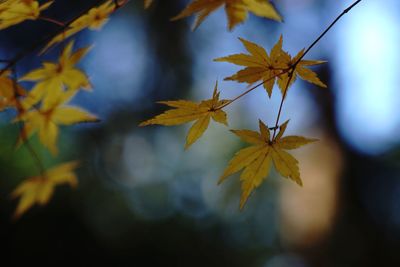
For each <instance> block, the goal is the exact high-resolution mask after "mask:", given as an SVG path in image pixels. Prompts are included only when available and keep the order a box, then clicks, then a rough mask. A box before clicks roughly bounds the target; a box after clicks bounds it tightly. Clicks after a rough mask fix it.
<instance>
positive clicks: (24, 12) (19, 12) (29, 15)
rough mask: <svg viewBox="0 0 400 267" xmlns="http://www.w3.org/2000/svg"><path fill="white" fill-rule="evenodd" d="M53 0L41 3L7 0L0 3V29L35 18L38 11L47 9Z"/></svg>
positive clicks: (28, 0)
mask: <svg viewBox="0 0 400 267" xmlns="http://www.w3.org/2000/svg"><path fill="white" fill-rule="evenodd" d="M52 3H53V1H49V2H47V3H45V4H43V5H40V4H39V1H34V0H8V1H4V2H1V3H0V30H3V29H5V28H8V27H10V26H13V25H16V24H19V23H21V22H24V21H26V20H36V19H38V18H39V16H40V12H41V11H43V10H45V9H47V8H48V7H49V6H50V5H51V4H52Z"/></svg>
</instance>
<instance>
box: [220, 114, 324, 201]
mask: <svg viewBox="0 0 400 267" xmlns="http://www.w3.org/2000/svg"><path fill="white" fill-rule="evenodd" d="M287 123H288V122H285V123H284V124H282V125H281V127H280V132H279V133H278V134H277V135H276V136H275V137H274V139H272V137H271V134H270V130H269V129H268V127H267V126H266V125H265V124H264V123H263V122H262V121H259V128H260V132H259V133H257V132H254V131H251V130H232V132H233V133H234V134H236V135H237V136H238V137H240V138H241V139H242V140H243V141H245V142H247V143H250V144H252V146H250V147H246V148H244V149H242V150H240V151H238V152H237V153H236V154H235V156H234V157H233V158H232V160H231V161H230V162H229V164H228V167H226V169H225V171H224V173H223V174H222V175H221V177H220V179H219V182H218V183H222V182H223V181H224V180H225V179H226V178H227V177H228V176H230V175H232V174H234V173H236V172H239V171H242V173H241V176H240V180H241V182H242V196H241V200H240V208H241V209H242V208H243V207H244V205H245V204H246V201H247V199H248V198H249V196H250V195H251V193H252V192H253V190H254V189H256V188H257V187H259V186H260V185H261V184H262V182H263V181H264V179H265V178H266V177H267V176H268V174H269V172H270V169H271V166H272V164H273V165H274V166H275V169H276V170H277V171H278V172H279V173H280V174H281V175H282V176H283V177H287V178H290V179H292V180H293V181H295V182H296V183H297V184H299V185H302V181H301V178H300V172H299V167H298V162H297V160H296V159H295V158H294V157H293V156H292V155H290V154H289V153H287V152H286V151H285V149H295V148H299V147H301V146H303V145H306V144H308V143H311V142H315V141H317V140H316V139H308V138H305V137H301V136H287V137H283V138H282V136H283V134H284V132H285V129H286V126H287Z"/></svg>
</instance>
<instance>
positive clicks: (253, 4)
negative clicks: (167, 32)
mask: <svg viewBox="0 0 400 267" xmlns="http://www.w3.org/2000/svg"><path fill="white" fill-rule="evenodd" d="M222 6H224V7H225V12H226V16H227V18H228V25H229V26H228V28H229V30H232V29H233V28H234V27H235V26H236V25H238V24H240V23H243V22H244V21H245V20H246V19H247V14H248V13H249V12H252V13H253V14H255V15H257V16H260V17H264V18H268V19H273V20H276V21H281V20H282V18H281V17H280V16H279V14H278V12H277V11H276V10H275V8H274V6H273V5H272V4H271V3H270V2H269V1H267V0H193V1H192V2H191V3H190V4H189V5H188V6H187V7H186V8H185V9H184V10H183V11H182V12H181V13H179V14H178V15H177V16H175V17H174V18H172V20H178V19H182V18H185V17H190V16H192V15H194V14H197V17H196V20H195V22H194V26H193V29H196V28H197V27H198V26H199V25H200V24H201V23H202V22H203V21H204V19H206V18H207V17H208V16H209V15H210V14H211V13H213V12H214V11H215V10H217V9H218V8H220V7H222Z"/></svg>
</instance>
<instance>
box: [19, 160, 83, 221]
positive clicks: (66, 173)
mask: <svg viewBox="0 0 400 267" xmlns="http://www.w3.org/2000/svg"><path fill="white" fill-rule="evenodd" d="M77 166H78V162H76V161H73V162H68V163H64V164H61V165H58V166H55V167H53V168H51V169H49V170H47V171H46V172H45V173H44V174H42V175H39V176H36V177H32V178H29V179H27V180H25V181H24V182H22V183H21V184H20V185H19V186H18V187H17V188H16V189H15V190H14V192H12V194H11V196H12V197H13V198H20V199H19V203H18V206H17V209H16V210H15V213H14V218H15V219H18V218H19V217H21V215H22V214H24V213H25V212H26V211H28V210H29V209H30V208H31V207H32V206H33V205H35V204H38V205H42V206H43V205H45V204H47V203H48V202H49V201H50V199H51V197H52V196H53V193H54V188H55V187H56V186H58V185H62V184H69V185H70V186H71V187H75V186H76V185H77V184H78V180H77V178H76V175H75V173H74V172H73V171H74V169H76V167H77Z"/></svg>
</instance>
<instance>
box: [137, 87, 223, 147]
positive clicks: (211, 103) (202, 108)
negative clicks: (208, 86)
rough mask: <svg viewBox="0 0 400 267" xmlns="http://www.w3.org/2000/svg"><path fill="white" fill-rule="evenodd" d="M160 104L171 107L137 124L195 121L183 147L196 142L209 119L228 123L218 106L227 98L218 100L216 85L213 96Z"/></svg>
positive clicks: (176, 123)
mask: <svg viewBox="0 0 400 267" xmlns="http://www.w3.org/2000/svg"><path fill="white" fill-rule="evenodd" d="M159 103H161V104H164V105H167V106H170V107H173V108H175V109H170V110H167V111H165V112H164V113H162V114H160V115H157V116H155V117H154V118H152V119H150V120H147V121H144V122H142V123H141V124H140V125H139V126H147V125H151V124H159V125H165V126H172V125H179V124H183V123H187V122H190V121H196V122H195V123H194V124H193V126H192V127H191V128H190V130H189V133H188V136H187V138H186V145H185V149H187V148H189V147H190V146H191V145H192V144H193V143H194V142H196V141H197V140H198V139H199V138H200V137H201V136H202V135H203V133H204V132H205V131H206V130H207V128H208V125H209V122H210V119H211V118H212V119H213V120H214V121H216V122H218V123H221V124H225V125H228V121H227V115H226V113H225V112H224V111H223V110H222V109H221V108H220V107H221V106H223V105H224V104H225V103H227V100H219V92H218V85H217V84H216V85H215V88H214V93H213V98H211V99H208V100H203V101H201V102H200V103H195V102H191V101H186V100H177V101H161V102H159Z"/></svg>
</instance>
